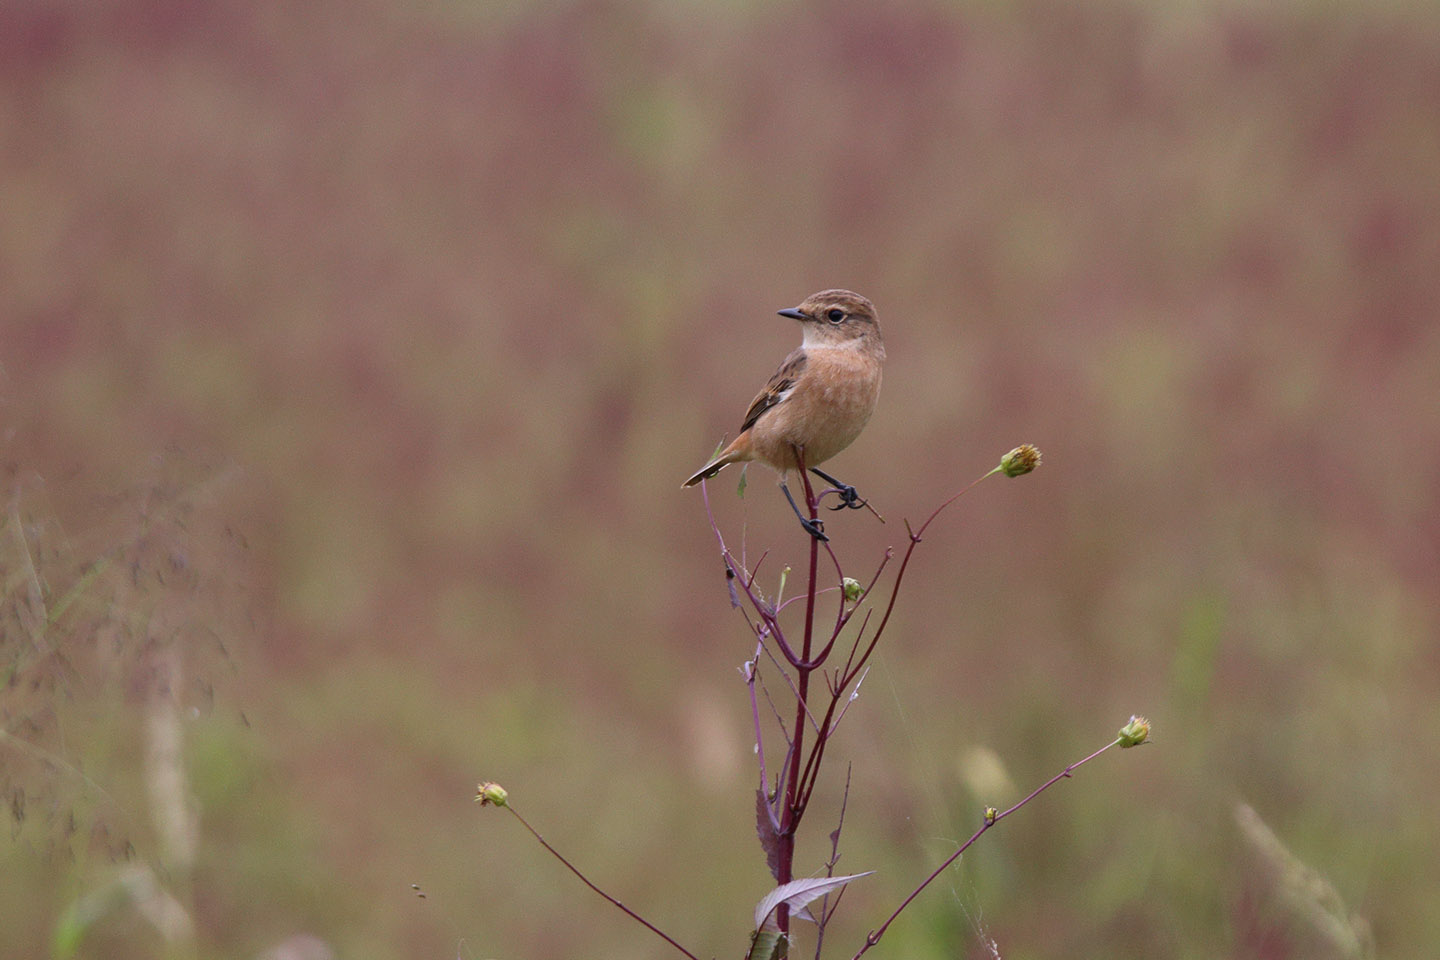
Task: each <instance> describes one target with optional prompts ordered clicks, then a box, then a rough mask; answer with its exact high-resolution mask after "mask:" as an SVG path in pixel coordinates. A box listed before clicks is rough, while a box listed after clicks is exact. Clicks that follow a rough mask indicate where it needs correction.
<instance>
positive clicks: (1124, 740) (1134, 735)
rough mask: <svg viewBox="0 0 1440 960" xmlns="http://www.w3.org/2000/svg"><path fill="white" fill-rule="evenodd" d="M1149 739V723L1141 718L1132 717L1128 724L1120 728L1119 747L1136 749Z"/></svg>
mask: <svg viewBox="0 0 1440 960" xmlns="http://www.w3.org/2000/svg"><path fill="white" fill-rule="evenodd" d="M1149 738H1150V721H1149V720H1146V719H1145V718H1144V717H1141V716H1133V717H1131V718H1130V722H1129V723H1127V724H1125V726H1123V727H1121V728H1120V746H1121V747H1122V748H1124V747H1138V746H1140V744H1142V743H1144V742H1145V741H1146V740H1148V739H1149Z"/></svg>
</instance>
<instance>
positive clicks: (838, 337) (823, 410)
mask: <svg viewBox="0 0 1440 960" xmlns="http://www.w3.org/2000/svg"><path fill="white" fill-rule="evenodd" d="M780 316H782V317H790V318H791V319H794V320H799V321H800V330H801V336H802V340H801V342H800V346H798V347H796V348H795V350H794V351H793V352H792V353H791V354H790V356H788V357H786V358H785V362H784V363H782V364H780V369H778V370H776V371H775V375H774V376H772V377H771V378H770V382H769V383H767V384H766V385H765V389H764V390H761V391H760V394H759V396H757V397H756V398H755V399H754V401H752V402H751V404H750V409H749V410H748V411H747V412H746V414H745V422H744V423H743V424H742V425H741V427H740V435H739V436H737V437H736V438H735V439H734V440H732V441H731V442H730V445H729V446H727V447H726V448H725V449H724V450H722V451H720V453H719V454H718V455H717V456H716V457H715V459H714V460H711V461H710V462H709V463H707V464H705V466H703V467H701V468H700V469H699V470H697V471H695V475H694V476H692V477H691V478H690V479H689V480H686V481H685V484H684V485H685V486H687V487H692V486H694V485H695V484H697V483H699V482H700V481H701V480H705V479H708V478H710V477H713V476H715V474H717V473H719V472H720V471H721V469H723V468H724V467H725V466H727V465H728V464H732V463H741V462H743V461H747V460H760V461H762V462H764V463H768V464H769V465H770V466H772V467H774V468H775V469H776V470H778V471H780V489H781V490H783V491H784V493H785V498H786V499H787V500H789V501H790V506H791V508H792V509H794V510H795V513H796V515H797V516H799V517H800V523H801V526H803V527H804V528H805V529H806V531H808V532H809V533H810V535H811V536H813V537H815V538H816V539H819V540H825V539H828V538H827V537H826V536H825V534H824V532H823V530H822V529H821V526H820V524H818V523H816V522H812V521H811V520H809V519H808V518H807V517H806V516H805V515H804V514H803V513H801V512H800V508H799V507H797V506H795V500H794V498H793V497H791V496H790V488H789V487H787V486H786V485H785V478H786V475H787V474H788V473H789V472H790V471H791V470H795V469H797V468H798V467H799V465H800V463H801V461H802V459H803V462H804V464H805V467H806V468H807V469H809V470H811V471H812V472H814V473H815V474H817V475H818V476H820V477H821V478H823V479H825V480H827V481H829V482H830V483H833V484H834V485H835V487H836V488H837V492H838V493H839V494H840V498H841V500H842V504H841V506H842V507H852V508H858V507H862V506H864V505H865V504H864V501H862V500H860V499H859V497H858V495H857V494H856V493H855V488H854V487H851V486H849V485H848V484H844V483H841V482H840V481H838V480H836V479H835V478H834V477H832V476H830V475H829V474H826V473H822V472H821V471H819V470H816V469H814V468H815V467H817V466H819V465H820V464H822V463H824V462H825V461H826V460H829V459H830V458H831V457H833V456H835V455H836V454H837V453H839V452H840V451H841V450H844V449H845V448H846V447H848V446H850V444H851V442H852V441H854V439H855V438H856V437H858V436H859V435H860V431H861V430H863V429H865V424H866V423H867V422H868V421H869V420H870V414H872V413H874V412H875V402H876V401H877V400H878V399H879V397H880V370H881V367H882V366H883V364H884V362H885V341H884V340H883V339H882V338H881V336H880V321H879V320H878V319H876V316H875V305H874V304H872V303H871V302H870V301H869V300H866V299H865V298H864V297H862V296H860V295H859V294H858V293H851V292H850V291H849V290H822V291H821V292H820V293H816V294H812V295H811V296H809V297H806V298H805V302H804V303H802V304H800V306H798V307H793V308H791V309H789V310H781V311H780ZM836 509H840V508H839V507H837V508H836Z"/></svg>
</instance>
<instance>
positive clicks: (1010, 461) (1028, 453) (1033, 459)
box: [1000, 443, 1040, 477]
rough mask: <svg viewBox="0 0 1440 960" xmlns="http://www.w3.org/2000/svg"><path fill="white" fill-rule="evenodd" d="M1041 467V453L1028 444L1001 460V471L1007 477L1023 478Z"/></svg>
mask: <svg viewBox="0 0 1440 960" xmlns="http://www.w3.org/2000/svg"><path fill="white" fill-rule="evenodd" d="M1038 466H1040V451H1039V450H1038V449H1037V448H1036V447H1034V446H1032V445H1031V444H1028V443H1022V444H1020V446H1018V447H1016V448H1015V449H1014V450H1011V451H1010V452H1009V453H1007V454H1005V456H1003V457H1001V458H1000V469H1001V471H1003V472H1004V474H1005V476H1007V477H1023V476H1024V475H1025V474H1027V473H1029V472H1030V471H1031V470H1034V469H1035V468H1036V467H1038Z"/></svg>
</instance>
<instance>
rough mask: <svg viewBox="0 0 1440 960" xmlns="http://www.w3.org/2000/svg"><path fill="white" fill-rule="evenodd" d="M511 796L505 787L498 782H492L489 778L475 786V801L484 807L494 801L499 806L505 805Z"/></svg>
mask: <svg viewBox="0 0 1440 960" xmlns="http://www.w3.org/2000/svg"><path fill="white" fill-rule="evenodd" d="M509 797H510V794H508V793H506V792H505V788H504V787H502V786H500V784H498V783H491V782H490V781H489V780H486V781H485V782H484V783H482V784H480V786H478V787H476V788H475V802H476V803H478V804H480V806H482V807H485V806H489V805H490V804H492V803H493V804H494V805H495V806H497V807H503V806H505V803H506V801H507V800H508V799H509Z"/></svg>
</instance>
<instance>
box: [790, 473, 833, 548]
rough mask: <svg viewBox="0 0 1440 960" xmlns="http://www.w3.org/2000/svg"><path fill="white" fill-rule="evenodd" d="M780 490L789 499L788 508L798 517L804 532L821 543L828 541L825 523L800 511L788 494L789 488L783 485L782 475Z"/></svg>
mask: <svg viewBox="0 0 1440 960" xmlns="http://www.w3.org/2000/svg"><path fill="white" fill-rule="evenodd" d="M780 492H781V493H783V494H785V499H786V500H788V501H790V509H791V510H794V511H795V516H797V517H799V518H800V526H802V527H804V528H805V532H806V533H808V534H810V536H812V537H814V538H815V539H816V540H819V541H820V542H821V543H827V542H829V540H830V538H829V537H827V536H825V524H823V523H821V522H820V521H819V520H811V519H810V518H809V517H807V516H805V514H803V513H801V512H800V508H799V507H798V506H797V505H796V504H795V498H794V497H792V496H790V488H789V487H788V486H786V485H785V480H784V478H783V477H782V478H781V480H780Z"/></svg>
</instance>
